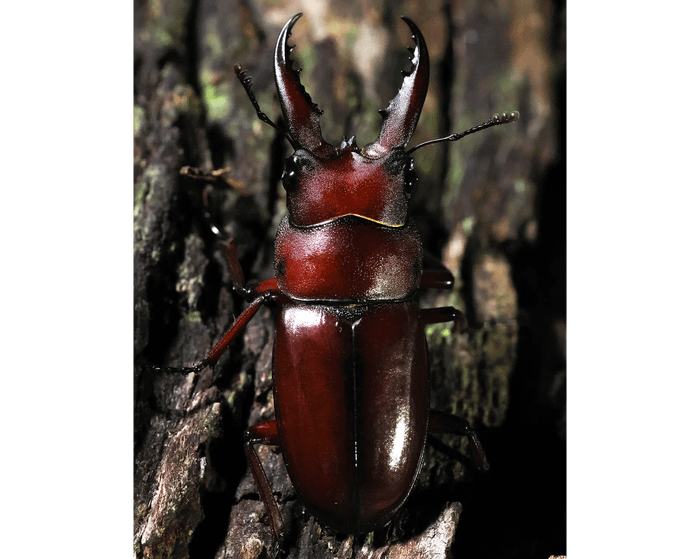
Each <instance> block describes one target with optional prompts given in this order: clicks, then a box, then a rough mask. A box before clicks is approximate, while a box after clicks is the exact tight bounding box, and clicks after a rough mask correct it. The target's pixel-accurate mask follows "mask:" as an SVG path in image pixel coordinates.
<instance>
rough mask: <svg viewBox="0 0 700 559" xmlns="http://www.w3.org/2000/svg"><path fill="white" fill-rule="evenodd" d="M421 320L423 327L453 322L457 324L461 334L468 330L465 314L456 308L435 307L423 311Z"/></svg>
mask: <svg viewBox="0 0 700 559" xmlns="http://www.w3.org/2000/svg"><path fill="white" fill-rule="evenodd" d="M420 320H421V322H422V323H423V326H426V325H428V324H438V323H440V322H452V321H454V323H455V324H456V326H457V328H458V329H459V331H460V332H464V331H466V329H467V319H466V317H465V316H464V313H463V312H462V311H460V310H459V309H455V308H454V307H435V308H433V309H421V311H420Z"/></svg>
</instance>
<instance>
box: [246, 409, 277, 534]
mask: <svg viewBox="0 0 700 559" xmlns="http://www.w3.org/2000/svg"><path fill="white" fill-rule="evenodd" d="M243 438H244V441H245V457H246V459H247V460H248V466H249V467H250V471H251V473H252V474H253V480H254V481H255V487H256V488H257V489H258V493H259V494H260V497H261V498H262V500H263V502H264V503H265V507H266V508H267V512H268V514H269V515H270V520H271V523H272V531H273V532H274V533H275V537H276V538H277V541H278V542H280V541H281V535H282V515H281V513H280V509H279V507H278V506H277V503H276V502H275V497H274V495H273V494H272V486H271V485H270V480H269V479H268V478H267V474H266V473H265V470H263V467H262V462H260V457H259V456H258V453H257V451H256V450H255V448H254V447H253V445H254V444H266V445H279V444H280V441H279V435H278V434H277V421H275V420H274V419H270V420H268V421H263V422H262V423H258V424H257V425H253V426H251V427H248V429H246V431H245V433H244V435H243Z"/></svg>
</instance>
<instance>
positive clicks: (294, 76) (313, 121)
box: [275, 13, 334, 156]
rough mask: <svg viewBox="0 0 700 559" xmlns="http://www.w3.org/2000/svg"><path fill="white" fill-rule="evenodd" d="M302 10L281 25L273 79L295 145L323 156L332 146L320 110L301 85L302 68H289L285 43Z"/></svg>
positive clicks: (288, 50) (289, 49)
mask: <svg viewBox="0 0 700 559" xmlns="http://www.w3.org/2000/svg"><path fill="white" fill-rule="evenodd" d="M301 15H302V14H300V13H299V14H296V15H295V16H294V17H292V18H291V19H290V20H289V21H288V22H287V23H286V25H285V26H284V27H283V28H282V31H281V32H280V35H279V37H278V38H277V46H276V47H275V82H276V83H277V92H278V93H279V96H280V105H281V106H282V115H283V116H284V120H285V122H286V123H287V129H288V130H289V135H290V137H291V138H292V140H293V141H294V143H295V144H296V145H295V146H294V147H295V148H300V147H301V148H304V149H307V150H309V151H311V152H312V153H314V154H315V155H318V156H322V155H324V154H326V153H328V152H329V150H334V148H333V146H332V145H331V144H329V143H327V142H326V141H325V140H324V139H323V136H322V135H321V123H320V117H321V115H322V114H323V111H322V110H320V109H319V108H318V105H316V103H314V102H313V101H312V100H311V97H310V96H309V94H308V93H307V92H306V90H305V89H304V86H303V85H301V81H300V80H299V73H300V72H301V70H294V69H293V68H292V59H291V56H290V55H291V53H292V49H293V48H294V47H293V46H292V47H290V46H289V45H288V44H287V41H288V40H289V36H290V35H291V33H292V27H294V24H295V23H296V22H297V20H298V19H299V18H300V17H301Z"/></svg>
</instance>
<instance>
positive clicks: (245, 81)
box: [233, 64, 298, 149]
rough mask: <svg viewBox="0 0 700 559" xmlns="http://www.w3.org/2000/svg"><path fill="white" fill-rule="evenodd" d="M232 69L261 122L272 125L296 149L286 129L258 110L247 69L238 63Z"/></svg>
mask: <svg viewBox="0 0 700 559" xmlns="http://www.w3.org/2000/svg"><path fill="white" fill-rule="evenodd" d="M233 69H234V70H235V72H236V77H237V78H238V81H240V82H241V84H242V85H243V87H244V88H245V92H246V93H247V94H248V99H250V102H251V103H252V104H253V107H254V108H255V112H256V113H257V115H258V118H259V119H260V120H262V121H263V122H265V123H267V124H269V125H270V126H272V127H273V128H274V129H275V130H277V131H278V132H280V133H282V134H284V137H285V138H287V140H288V141H289V143H290V144H292V147H293V148H294V149H297V148H298V146H297V145H296V144H295V143H294V140H292V138H291V137H290V136H289V134H288V133H287V131H286V130H283V129H282V128H280V127H279V126H277V125H276V124H275V123H274V122H272V121H271V120H270V117H268V116H267V115H266V114H265V113H264V112H262V111H261V110H260V105H258V100H257V99H256V98H255V94H254V93H253V88H252V87H251V85H250V84H251V83H252V81H253V80H252V79H251V77H250V76H249V75H248V71H247V70H244V69H243V67H242V66H241V65H240V64H236V65H235V66H234V67H233Z"/></svg>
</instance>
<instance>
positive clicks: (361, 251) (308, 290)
mask: <svg viewBox="0 0 700 559" xmlns="http://www.w3.org/2000/svg"><path fill="white" fill-rule="evenodd" d="M422 262H423V249H422V246H421V242H420V237H419V236H418V231H417V229H416V227H415V225H414V223H413V222H412V221H411V220H409V222H408V223H407V224H406V225H404V226H401V227H389V226H384V225H380V224H378V223H374V222H372V221H368V220H366V219H362V218H360V217H356V216H346V217H343V218H340V219H337V220H334V221H331V222H328V223H324V224H322V225H317V226H313V227H295V226H293V225H291V224H290V223H289V218H288V217H285V218H284V219H283V220H282V222H281V223H280V226H279V229H278V230H277V241H276V243H275V277H276V278H277V284H278V285H279V287H280V289H281V290H282V291H283V292H285V293H286V294H288V295H289V296H291V297H293V298H294V299H297V300H304V301H334V302H345V301H347V302H350V301H351V302H353V303H362V302H366V301H395V300H399V299H405V298H407V297H409V296H410V295H411V294H412V293H414V292H415V291H416V290H417V289H418V287H419V286H420V279H421V272H422Z"/></svg>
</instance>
